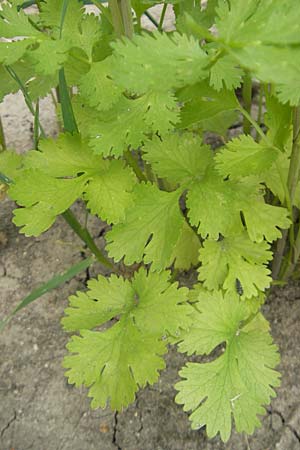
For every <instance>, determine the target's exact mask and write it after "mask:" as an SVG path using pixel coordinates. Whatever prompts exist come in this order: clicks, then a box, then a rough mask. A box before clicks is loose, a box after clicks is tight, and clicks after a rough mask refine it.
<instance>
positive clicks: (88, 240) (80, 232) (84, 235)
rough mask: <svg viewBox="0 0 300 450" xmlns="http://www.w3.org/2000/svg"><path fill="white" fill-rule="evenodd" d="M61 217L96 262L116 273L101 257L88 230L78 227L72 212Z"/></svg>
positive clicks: (111, 265)
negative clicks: (83, 243) (93, 256)
mask: <svg viewBox="0 0 300 450" xmlns="http://www.w3.org/2000/svg"><path fill="white" fill-rule="evenodd" d="M62 216H63V218H64V219H65V221H66V222H67V223H68V225H70V227H71V228H72V230H73V231H74V232H75V233H76V234H77V236H79V237H80V239H81V240H82V241H84V242H85V244H86V246H87V247H88V248H89V249H90V250H91V252H92V253H93V254H94V255H95V256H96V258H97V259H98V261H99V262H100V263H101V264H103V265H104V266H106V267H108V268H109V269H111V270H114V271H116V269H115V266H114V265H113V264H112V263H111V262H110V261H109V260H108V259H107V258H106V257H105V256H104V255H103V253H102V252H101V250H100V249H99V248H98V247H97V246H96V244H95V242H94V240H93V238H92V236H91V235H90V233H89V232H88V230H87V229H85V228H83V227H82V226H81V225H80V223H79V222H78V220H77V219H76V217H75V216H74V214H73V213H72V211H71V210H70V209H68V210H67V211H65V212H64V213H63V214H62Z"/></svg>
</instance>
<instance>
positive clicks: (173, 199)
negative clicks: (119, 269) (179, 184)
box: [106, 183, 184, 270]
mask: <svg viewBox="0 0 300 450" xmlns="http://www.w3.org/2000/svg"><path fill="white" fill-rule="evenodd" d="M179 196H180V194H179V192H177V191H175V192H164V191H160V190H159V189H158V188H157V187H156V186H154V185H151V184H144V183H142V184H140V185H137V186H136V188H135V189H134V204H133V206H132V208H129V209H128V210H127V211H126V213H125V219H124V220H123V221H122V222H121V223H119V224H117V225H115V226H114V227H113V229H112V230H111V231H109V232H108V233H107V235H106V237H107V242H108V244H107V250H108V252H109V255H110V256H111V257H113V258H114V259H115V260H116V261H120V260H121V259H122V258H123V257H124V263H125V264H127V265H130V264H133V263H135V262H140V261H142V260H143V259H144V262H145V263H146V264H148V263H151V262H152V269H154V270H162V269H164V268H166V267H168V266H170V265H171V264H172V262H173V259H174V249H175V246H176V244H177V242H178V240H179V239H180V236H181V233H182V228H183V226H184V217H183V215H182V214H181V212H180V208H179V203H178V202H179ZM150 238H151V239H150Z"/></svg>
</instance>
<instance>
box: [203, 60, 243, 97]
mask: <svg viewBox="0 0 300 450" xmlns="http://www.w3.org/2000/svg"><path fill="white" fill-rule="evenodd" d="M242 76H243V71H242V70H241V69H240V68H239V67H238V65H237V63H236V60H235V59H234V58H233V57H232V56H231V55H225V56H223V57H222V58H219V59H218V60H217V61H216V63H215V64H214V65H213V66H212V68H211V69H210V79H209V82H210V85H211V86H212V87H213V88H214V89H216V91H220V90H221V89H223V88H226V89H229V90H232V89H236V88H238V87H240V85H241V82H242Z"/></svg>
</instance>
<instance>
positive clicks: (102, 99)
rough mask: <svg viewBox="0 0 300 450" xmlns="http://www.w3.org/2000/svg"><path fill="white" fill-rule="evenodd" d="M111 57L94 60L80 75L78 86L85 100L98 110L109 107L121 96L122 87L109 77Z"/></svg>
mask: <svg viewBox="0 0 300 450" xmlns="http://www.w3.org/2000/svg"><path fill="white" fill-rule="evenodd" d="M110 71H111V58H106V59H105V60H104V61H99V62H94V63H92V65H91V68H90V70H89V72H88V73H86V74H85V75H84V76H83V77H81V79H80V82H79V88H80V93H81V95H82V96H83V97H84V98H85V99H86V102H87V103H88V104H89V105H90V106H92V107H95V108H96V109H98V110H100V111H101V110H102V111H105V110H108V109H110V108H111V107H112V106H113V105H114V104H115V103H117V102H118V100H119V99H120V97H121V94H122V89H121V88H120V87H119V86H117V85H116V84H115V83H114V82H113V80H112V79H111V78H110V76H109V75H110Z"/></svg>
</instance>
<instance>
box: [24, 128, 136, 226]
mask: <svg viewBox="0 0 300 450" xmlns="http://www.w3.org/2000/svg"><path fill="white" fill-rule="evenodd" d="M25 165H26V167H28V168H35V169H39V170H41V171H43V173H45V174H47V175H48V176H49V175H50V176H51V177H54V178H53V179H54V180H57V179H58V178H61V177H64V178H65V177H77V178H73V179H75V180H79V179H80V178H81V177H80V175H83V174H84V177H83V181H82V183H81V192H80V194H79V196H81V195H82V194H83V197H84V199H85V200H86V201H87V205H88V208H90V209H91V211H92V213H93V214H97V215H98V216H99V217H101V219H102V220H106V221H107V222H109V223H116V222H118V221H120V220H121V219H123V218H124V213H125V210H126V209H127V208H128V207H129V206H131V205H132V194H131V191H132V189H133V187H134V185H135V183H136V178H135V176H134V175H133V173H132V171H131V169H130V168H128V167H125V166H124V162H123V161H116V160H104V159H103V158H102V157H101V156H96V155H94V154H93V152H92V150H91V149H90V148H89V147H88V145H87V142H86V141H84V140H81V138H80V136H78V135H69V134H63V135H61V136H60V137H59V138H58V139H57V140H52V139H47V140H41V141H40V151H31V152H28V154H27V155H26V159H25ZM66 181H70V180H66Z"/></svg>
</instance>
